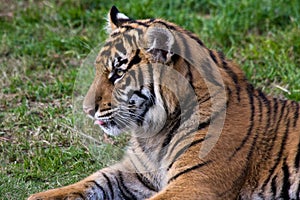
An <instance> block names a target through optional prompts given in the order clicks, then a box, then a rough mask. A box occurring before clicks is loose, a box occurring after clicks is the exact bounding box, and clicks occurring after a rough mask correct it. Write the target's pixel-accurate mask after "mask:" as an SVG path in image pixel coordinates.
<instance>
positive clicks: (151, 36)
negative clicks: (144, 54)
mask: <svg viewBox="0 0 300 200" xmlns="http://www.w3.org/2000/svg"><path fill="white" fill-rule="evenodd" d="M145 40H146V49H147V51H148V52H149V53H151V54H152V58H153V60H154V61H155V62H160V63H167V62H169V61H170V59H171V56H172V55H173V52H172V47H173V46H174V41H175V40H174V36H173V34H172V32H171V31H170V30H169V29H168V28H166V27H161V26H154V27H149V28H148V30H147V32H146V35H145Z"/></svg>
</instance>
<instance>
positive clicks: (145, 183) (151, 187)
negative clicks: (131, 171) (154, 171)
mask: <svg viewBox="0 0 300 200" xmlns="http://www.w3.org/2000/svg"><path fill="white" fill-rule="evenodd" d="M136 177H137V179H138V180H139V181H140V182H141V183H142V184H143V186H144V187H146V188H147V189H149V190H152V191H155V192H158V191H159V189H158V188H156V187H155V186H154V185H153V184H152V183H151V182H150V181H149V179H148V178H147V177H145V176H144V175H143V174H141V173H136Z"/></svg>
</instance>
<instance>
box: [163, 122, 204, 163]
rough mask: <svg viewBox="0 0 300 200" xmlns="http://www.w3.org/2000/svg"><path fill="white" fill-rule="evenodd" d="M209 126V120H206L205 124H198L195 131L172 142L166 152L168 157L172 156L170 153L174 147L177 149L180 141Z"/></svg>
mask: <svg viewBox="0 0 300 200" xmlns="http://www.w3.org/2000/svg"><path fill="white" fill-rule="evenodd" d="M209 125H210V120H208V121H206V122H202V123H200V124H199V125H198V127H197V128H196V129H192V130H190V131H189V132H188V133H186V134H185V135H184V136H183V137H181V138H179V139H178V140H177V141H176V142H173V143H172V144H173V146H172V148H171V149H170V150H168V151H169V152H170V153H169V155H171V154H172V152H173V151H174V149H175V147H177V145H178V144H179V143H180V142H181V141H183V140H185V139H186V138H187V137H189V136H190V135H191V134H193V133H195V132H196V131H197V130H201V129H204V128H206V127H207V126H209ZM206 139H207V138H206ZM169 155H168V156H169ZM168 168H171V166H169V167H168Z"/></svg>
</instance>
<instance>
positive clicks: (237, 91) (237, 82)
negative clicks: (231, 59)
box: [218, 52, 241, 101]
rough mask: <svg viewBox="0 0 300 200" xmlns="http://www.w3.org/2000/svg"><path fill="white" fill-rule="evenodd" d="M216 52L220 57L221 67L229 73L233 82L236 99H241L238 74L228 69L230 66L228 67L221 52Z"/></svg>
mask: <svg viewBox="0 0 300 200" xmlns="http://www.w3.org/2000/svg"><path fill="white" fill-rule="evenodd" d="M218 53H219V56H220V58H221V59H222V67H223V68H224V69H225V71H226V73H227V74H228V75H229V77H230V78H231V79H232V81H233V82H234V85H235V91H236V96H237V99H238V101H240V100H241V97H240V91H241V87H240V86H239V81H238V76H237V75H236V73H235V72H234V71H232V70H231V69H230V67H228V63H227V61H226V60H225V58H224V56H223V54H220V52H218Z"/></svg>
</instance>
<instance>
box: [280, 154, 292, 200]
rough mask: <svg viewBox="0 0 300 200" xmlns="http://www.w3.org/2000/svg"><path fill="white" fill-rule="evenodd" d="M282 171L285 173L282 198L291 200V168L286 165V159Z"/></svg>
mask: <svg viewBox="0 0 300 200" xmlns="http://www.w3.org/2000/svg"><path fill="white" fill-rule="evenodd" d="M282 171H283V184H282V189H281V194H280V197H282V198H283V199H290V195H289V189H290V187H291V183H290V180H289V178H290V172H289V167H288V166H287V163H286V158H285V159H284V163H283V166H282Z"/></svg>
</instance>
